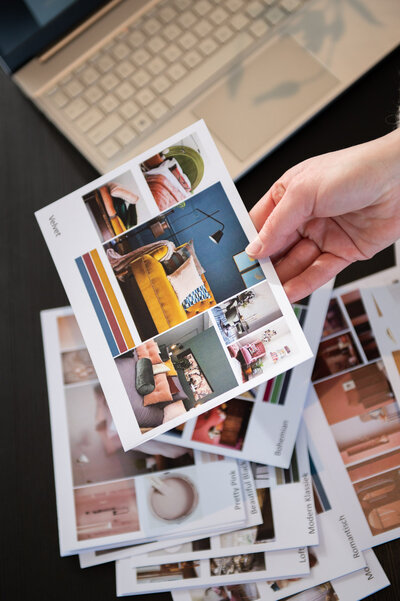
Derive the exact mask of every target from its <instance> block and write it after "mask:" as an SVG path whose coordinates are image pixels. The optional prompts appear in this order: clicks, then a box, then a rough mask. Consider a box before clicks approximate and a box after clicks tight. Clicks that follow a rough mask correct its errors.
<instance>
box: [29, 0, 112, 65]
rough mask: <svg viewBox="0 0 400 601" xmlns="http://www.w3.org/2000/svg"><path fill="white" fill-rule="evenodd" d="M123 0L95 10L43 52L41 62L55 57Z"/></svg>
mask: <svg viewBox="0 0 400 601" xmlns="http://www.w3.org/2000/svg"><path fill="white" fill-rule="evenodd" d="M121 2H123V0H111V2H108V3H107V4H106V5H105V6H103V8H100V10H98V11H97V12H95V13H94V14H93V15H92V16H91V17H88V18H87V19H86V20H85V21H84V22H83V23H81V24H80V25H78V27H76V28H75V29H74V30H73V31H70V32H69V33H68V34H67V35H66V36H65V37H63V38H62V39H61V40H59V41H58V42H57V43H56V44H54V45H53V46H51V48H49V49H48V50H46V51H45V52H43V54H41V55H40V56H39V57H38V61H39V62H40V63H45V62H46V61H48V60H50V59H51V58H53V56H54V55H55V54H57V52H60V50H62V49H63V48H65V46H67V45H68V44H70V43H71V42H72V41H73V40H75V39H76V38H77V37H78V36H80V35H81V34H82V33H84V32H85V31H87V30H88V29H89V27H91V26H92V25H93V24H94V23H96V22H97V21H99V20H100V19H102V18H103V17H104V16H105V15H107V14H108V13H109V12H110V11H111V10H113V9H114V8H115V7H116V6H117V5H118V4H120V3H121Z"/></svg>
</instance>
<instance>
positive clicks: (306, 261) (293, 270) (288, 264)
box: [275, 238, 321, 284]
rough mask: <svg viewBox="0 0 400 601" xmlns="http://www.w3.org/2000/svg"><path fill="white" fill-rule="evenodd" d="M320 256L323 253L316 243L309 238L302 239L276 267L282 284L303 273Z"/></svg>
mask: <svg viewBox="0 0 400 601" xmlns="http://www.w3.org/2000/svg"><path fill="white" fill-rule="evenodd" d="M320 255H321V251H320V249H319V248H318V246H317V244H315V242H313V241H312V240H309V239H308V238H303V239H301V240H300V242H298V243H297V244H296V245H295V246H294V247H293V248H292V249H291V250H290V251H289V252H288V253H287V254H286V255H285V256H284V257H282V259H281V260H280V261H279V262H278V263H277V264H276V265H275V270H276V273H277V275H278V277H279V279H280V281H281V282H282V284H285V282H287V281H289V280H291V279H293V278H295V277H296V276H298V275H299V274H301V273H303V272H304V271H305V270H306V269H307V267H309V266H310V265H311V264H312V263H314V261H316V260H317V258H318V257H319V256H320Z"/></svg>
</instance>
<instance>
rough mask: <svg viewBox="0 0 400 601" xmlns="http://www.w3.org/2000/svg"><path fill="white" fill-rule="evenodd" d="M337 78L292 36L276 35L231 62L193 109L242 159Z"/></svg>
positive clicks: (305, 109) (290, 120) (322, 92)
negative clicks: (274, 39)
mask: <svg viewBox="0 0 400 601" xmlns="http://www.w3.org/2000/svg"><path fill="white" fill-rule="evenodd" d="M337 83H338V80H337V79H336V78H335V77H334V76H333V75H332V74H331V73H330V72H329V71H328V70H327V69H325V67H324V66H323V65H322V64H321V63H319V62H318V61H317V60H316V59H314V58H313V57H312V56H311V54H309V53H308V52H307V51H306V50H304V49H303V48H302V47H301V46H300V45H299V44H298V43H297V42H295V40H294V39H293V38H289V37H287V38H281V39H280V40H279V41H277V42H276V43H274V44H272V45H271V46H269V47H268V48H266V49H265V50H263V51H262V52H260V53H259V54H258V55H257V56H256V57H255V58H253V57H251V58H250V60H248V61H247V62H245V63H242V64H240V65H239V66H238V67H236V68H235V71H234V72H232V73H230V74H229V75H228V76H227V77H225V78H224V80H223V81H222V83H221V84H220V85H218V87H217V88H214V90H213V91H212V92H210V94H208V95H207V96H206V97H205V98H204V99H203V100H201V101H200V102H199V103H198V104H197V105H196V106H195V108H194V109H193V112H194V114H195V115H196V116H197V117H200V118H203V119H204V120H205V122H206V124H207V126H208V127H209V128H210V130H211V131H212V133H213V134H215V135H216V136H217V137H218V138H219V139H220V140H221V141H222V142H223V143H224V144H225V145H226V146H227V147H228V148H229V149H230V150H231V152H233V154H234V155H236V157H237V158H238V159H240V160H245V159H247V158H248V157H249V156H250V155H251V154H253V153H254V152H256V151H257V150H258V149H259V148H260V147H261V146H263V145H264V144H265V143H266V142H268V140H271V139H272V138H273V137H274V136H276V135H277V134H279V133H280V132H282V130H284V129H285V128H286V127H287V126H289V125H290V124H291V123H292V122H294V121H295V120H296V119H297V118H298V117H299V116H300V115H301V114H302V113H304V112H306V111H307V110H310V109H312V105H313V103H314V102H316V101H318V100H319V99H321V98H322V97H323V96H324V95H325V94H326V93H327V92H329V91H330V90H331V89H332V88H333V87H334V86H336V85H337Z"/></svg>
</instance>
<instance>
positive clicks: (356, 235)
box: [246, 129, 400, 302]
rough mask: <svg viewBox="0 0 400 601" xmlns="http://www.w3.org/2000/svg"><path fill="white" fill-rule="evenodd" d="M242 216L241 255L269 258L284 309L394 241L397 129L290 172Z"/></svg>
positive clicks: (398, 204)
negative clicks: (248, 221)
mask: <svg viewBox="0 0 400 601" xmlns="http://www.w3.org/2000/svg"><path fill="white" fill-rule="evenodd" d="M250 216H251V218H252V220H253V223H254V225H255V227H256V228H257V230H258V237H257V238H256V239H255V240H254V241H253V242H252V243H251V244H249V246H248V247H247V248H246V252H247V254H249V255H250V256H251V257H254V258H262V257H267V256H270V257H271V260H272V261H273V263H274V264H275V268H276V271H277V274H278V276H279V278H280V280H281V282H282V284H283V285H284V288H285V291H286V294H287V295H288V297H289V300H290V301H291V302H295V301H296V300H299V299H300V298H303V297H304V296H307V295H308V294H310V293H311V292H313V291H314V290H316V288H318V287H319V286H321V285H322V284H324V283H325V282H327V281H328V280H330V279H331V278H332V277H334V276H335V275H336V274H337V273H339V271H341V270H342V269H344V268H345V267H347V265H349V264H350V263H352V262H353V261H357V260H362V259H369V258H371V257H372V256H373V255H375V254H376V253H377V252H378V251H380V250H382V249H383V248H385V247H386V246H389V245H390V244H392V243H393V242H395V240H397V239H398V238H399V237H400V129H398V130H396V131H393V132H391V133H390V134H387V135H386V136H384V137H382V138H378V139H377V140H373V141H371V142H367V143H366V144H360V145H359V146H353V147H351V148H346V149H344V150H339V151H336V152H331V153H328V154H323V155H320V156H316V157H313V158H311V159H307V160H306V161H303V162H302V163H299V164H298V165H296V166H294V167H292V168H291V169H289V170H288V171H286V173H284V174H283V175H282V177H281V178H280V179H279V180H278V181H277V182H275V183H274V184H273V186H272V187H271V188H270V189H269V190H268V192H267V193H266V194H265V196H263V198H261V200H260V201H259V202H258V203H257V204H256V205H255V206H254V207H253V209H252V210H251V211H250Z"/></svg>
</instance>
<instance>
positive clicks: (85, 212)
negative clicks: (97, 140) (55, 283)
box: [36, 121, 312, 450]
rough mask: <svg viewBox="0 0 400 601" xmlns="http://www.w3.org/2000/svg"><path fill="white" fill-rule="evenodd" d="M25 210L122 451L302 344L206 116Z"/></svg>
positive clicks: (271, 369)
mask: <svg viewBox="0 0 400 601" xmlns="http://www.w3.org/2000/svg"><path fill="white" fill-rule="evenodd" d="M36 217H37V220H38V222H39V225H40V227H41V230H42V233H43V236H44V238H45V240H46V242H47V244H48V247H49V250H50V252H51V254H52V257H53V260H54V262H55V264H56V267H57V269H58V272H59V274H60V277H61V279H62V282H63V284H64V286H65V289H66V292H67V294H68V297H69V299H70V302H71V305H72V308H73V310H74V313H75V315H76V317H77V320H78V323H79V327H80V328H81V330H82V334H83V336H84V339H85V341H86V344H87V347H88V349H89V353H90V355H91V358H92V360H93V364H94V367H95V369H96V372H97V374H98V377H99V380H100V383H101V386H102V389H103V391H104V394H105V397H106V399H107V402H108V404H109V407H110V410H111V413H112V416H113V421H114V423H115V426H116V429H117V431H118V433H119V436H120V438H121V441H122V445H123V447H124V449H125V450H128V449H132V448H134V447H135V446H137V445H139V444H141V443H143V442H145V441H147V440H149V439H151V438H154V437H155V436H158V435H159V434H162V433H163V432H166V431H167V430H170V429H171V428H174V427H176V426H178V425H180V424H182V423H184V422H186V421H187V420H188V419H189V418H191V417H197V416H199V415H200V414H202V413H204V412H205V411H208V410H210V409H213V408H214V407H216V406H218V405H220V404H221V403H223V402H225V401H227V400H228V399H230V398H232V397H234V396H237V395H239V394H241V393H243V392H244V391H246V390H249V389H251V388H254V387H255V386H257V385H259V384H261V383H263V382H265V381H266V380H270V379H272V378H274V377H276V376H278V375H279V374H280V373H282V372H284V371H286V370H288V369H291V368H292V367H294V366H295V365H298V364H299V363H301V362H303V361H305V360H306V359H309V358H310V357H311V354H312V353H311V350H310V348H309V346H308V343H307V341H306V339H305V336H304V334H303V332H302V330H301V327H300V325H299V322H298V320H297V318H296V316H295V314H294V312H293V310H292V307H291V306H290V303H289V301H288V299H287V297H286V295H285V293H284V291H283V288H282V286H281V284H280V282H279V280H278V278H277V275H276V273H275V270H274V269H273V267H272V264H271V262H270V261H269V260H268V259H266V260H263V261H260V262H258V261H254V260H252V259H250V258H249V257H248V256H247V255H246V253H245V248H246V246H247V244H248V242H249V241H250V240H252V239H253V238H254V236H255V234H256V232H255V228H254V226H253V224H252V222H251V220H250V217H249V215H248V213H247V211H246V209H245V207H244V205H243V203H242V201H241V199H240V197H239V195H238V192H237V190H236V188H235V186H234V184H233V182H232V180H231V178H230V176H229V174H228V171H227V170H226V167H225V166H224V164H223V162H222V159H221V157H220V156H219V153H218V151H217V149H216V146H215V144H214V142H213V140H212V138H211V136H210V134H209V132H208V130H207V128H206V126H205V124H204V122H202V121H200V122H197V123H195V124H194V125H192V126H190V127H188V128H186V129H185V130H183V131H182V132H180V133H178V134H176V135H175V136H173V137H172V138H170V139H168V140H166V141H164V142H163V143H161V144H159V145H158V146H157V147H155V148H153V149H151V150H149V151H148V152H147V153H144V154H143V155H141V156H139V157H137V158H136V159H132V160H131V161H129V162H128V163H125V164H124V165H122V166H121V167H119V168H117V169H115V170H114V171H112V172H110V173H109V174H107V175H105V176H102V177H100V178H99V179H97V180H95V181H94V182H92V183H90V184H88V185H86V186H84V187H83V188H81V189H79V190H77V191H75V192H72V193H71V194H69V195H68V196H66V197H64V198H62V199H61V200H59V201H57V202H54V203H52V204H51V205H49V206H47V207H45V208H43V209H41V210H40V211H38V212H37V213H36Z"/></svg>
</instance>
